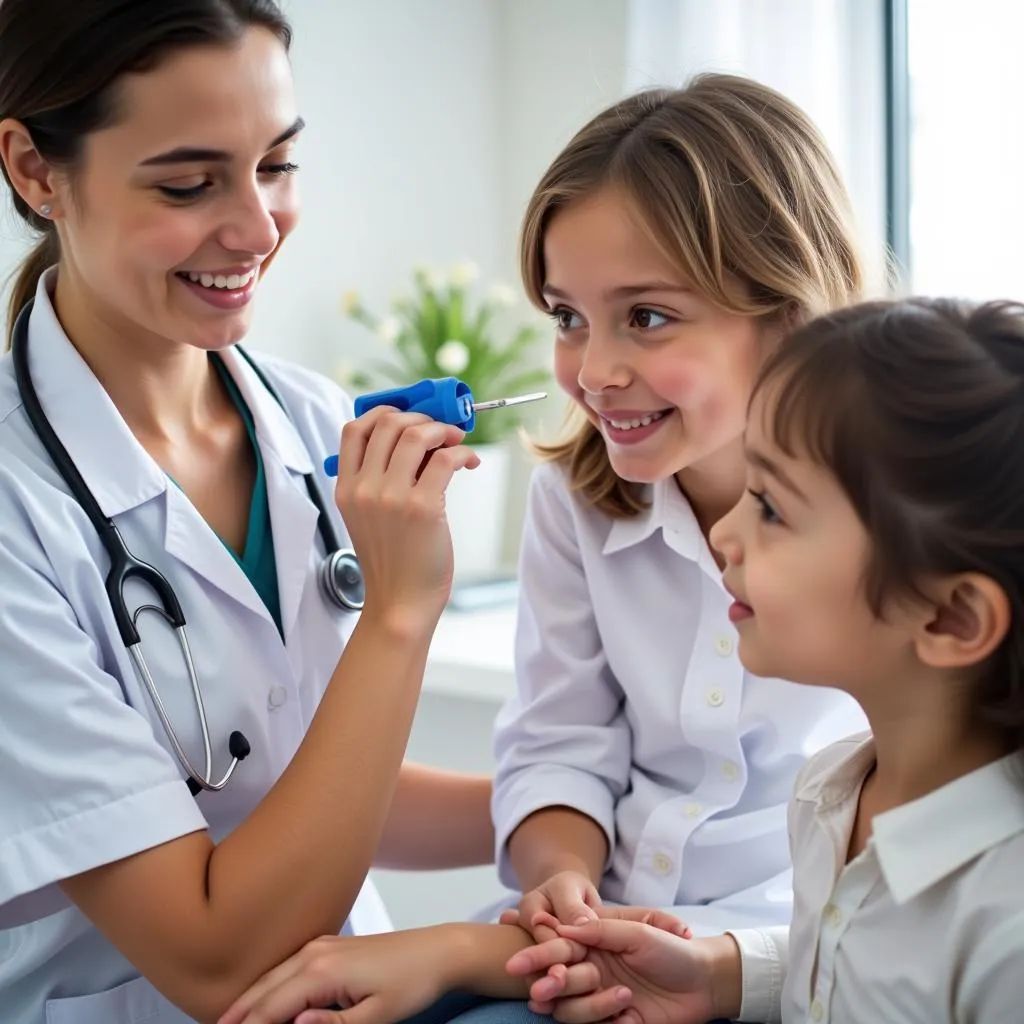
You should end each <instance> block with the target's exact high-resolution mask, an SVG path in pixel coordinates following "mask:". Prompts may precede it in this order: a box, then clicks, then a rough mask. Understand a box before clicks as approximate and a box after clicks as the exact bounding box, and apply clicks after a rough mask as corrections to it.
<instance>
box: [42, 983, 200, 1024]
mask: <svg viewBox="0 0 1024 1024" xmlns="http://www.w3.org/2000/svg"><path fill="white" fill-rule="evenodd" d="M46 1024H192V1020H191V1018H190V1017H186V1016H185V1014H184V1013H182V1012H181V1010H178V1009H176V1008H175V1007H174V1006H173V1005H172V1004H171V1003H169V1002H168V1001H167V1000H166V999H164V997H163V996H162V995H160V993H159V992H157V990H156V989H155V988H153V986H152V985H151V984H150V983H149V982H148V981H147V980H146V979H145V978H133V979H132V980H131V981H126V982H125V983H124V984H123V985H118V986H117V988H111V989H108V990H107V991H106V992H95V993H93V994H92V995H88V996H72V997H71V998H69V999H48V1000H47V1001H46Z"/></svg>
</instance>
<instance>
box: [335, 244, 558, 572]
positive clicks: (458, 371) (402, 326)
mask: <svg viewBox="0 0 1024 1024" xmlns="http://www.w3.org/2000/svg"><path fill="white" fill-rule="evenodd" d="M478 277H479V271H478V269H477V267H476V265H475V264H473V263H469V262H462V263H457V264H455V266H453V267H452V268H451V270H450V272H449V273H448V275H447V276H442V275H440V274H438V273H437V272H436V271H432V270H430V269H428V268H425V267H419V268H417V269H416V270H415V271H414V272H413V287H412V291H411V292H410V293H408V294H404V295H400V296H398V297H397V298H395V299H394V300H393V301H392V303H391V308H390V310H389V312H388V313H387V314H385V315H383V316H377V315H375V314H374V313H372V312H371V311H370V310H369V309H367V308H366V306H365V305H364V304H363V302H362V299H361V298H360V296H359V295H358V293H356V292H347V293H346V294H345V296H344V297H343V299H342V312H343V314H344V315H345V316H347V317H348V318H349V319H351V320H354V321H355V322H356V323H358V324H360V325H361V326H363V327H365V328H366V329H367V330H368V331H372V332H373V333H374V334H375V335H376V337H377V339H378V341H379V342H382V343H383V344H384V345H386V346H387V348H388V355H387V357H386V358H383V359H376V360H372V361H371V362H370V363H369V364H368V365H367V366H365V367H364V368H361V369H360V370H359V371H357V372H352V373H347V374H344V377H345V380H344V383H345V385H346V386H347V387H348V388H350V389H352V390H353V391H354V392H356V393H358V392H360V391H368V390H376V389H378V388H382V387H393V386H395V385H403V384H412V383H414V382H415V381H417V380H421V379H423V378H424V377H432V378H436V377H457V378H458V379H459V380H462V381H464V382H465V383H466V384H467V385H468V386H469V388H470V390H471V391H472V392H473V397H474V399H475V400H476V401H487V400H489V399H493V398H503V397H510V396H512V395H517V394H521V393H523V392H527V391H535V390H537V388H538V387H541V386H543V385H546V384H547V382H548V380H549V374H548V371H547V370H545V369H540V368H538V366H537V363H536V360H535V359H533V358H531V357H532V356H533V354H534V353H533V349H534V346H535V344H536V342H537V340H538V338H539V337H540V331H539V330H538V329H537V328H536V327H534V326H531V325H525V326H521V327H519V328H518V329H516V330H514V331H512V332H511V334H510V336H508V337H506V338H504V339H502V337H501V334H500V332H499V328H498V324H497V322H496V321H497V320H498V318H499V316H500V314H501V313H502V312H504V311H505V310H507V309H508V308H509V307H511V306H512V305H513V304H514V303H515V293H514V291H513V290H512V289H511V288H510V287H509V286H508V285H503V284H500V283H499V284H493V285H491V287H490V288H489V289H487V291H486V292H485V293H484V294H483V295H479V296H477V295H474V294H472V290H473V286H474V284H475V283H476V281H477V279H478ZM521 416H522V412H521V410H520V409H519V408H515V407H513V408H508V409H498V410H494V411H490V412H486V413H483V414H481V415H480V416H478V417H477V420H476V425H475V428H474V430H473V433H472V434H471V435H470V437H469V439H468V443H470V444H472V445H473V448H474V450H475V451H477V452H478V454H479V455H480V460H481V464H480V466H479V467H478V468H477V469H475V470H473V471H472V472H471V473H458V474H456V477H455V479H454V480H453V482H452V484H451V486H450V487H449V490H448V500H447V510H448V520H449V523H450V525H451V530H452V538H453V543H454V546H455V571H456V575H457V577H458V578H460V579H470V578H481V577H488V576H491V575H494V574H495V573H496V572H497V571H498V570H499V568H500V563H501V543H502V533H503V526H504V511H505V505H506V500H507V495H508V482H509V463H510V457H511V451H510V446H509V439H510V438H511V437H512V436H513V435H514V434H515V433H516V432H517V430H518V428H519V426H520V424H521Z"/></svg>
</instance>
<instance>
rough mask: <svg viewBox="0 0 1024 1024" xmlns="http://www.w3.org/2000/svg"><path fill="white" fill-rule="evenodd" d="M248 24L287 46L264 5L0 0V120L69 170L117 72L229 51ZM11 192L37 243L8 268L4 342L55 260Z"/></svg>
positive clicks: (43, 223) (277, 18)
mask: <svg viewBox="0 0 1024 1024" xmlns="http://www.w3.org/2000/svg"><path fill="white" fill-rule="evenodd" d="M254 25H260V26H263V27H264V28H267V29H269V30H270V31H272V32H273V33H274V34H275V35H276V36H277V37H278V38H279V39H280V40H281V42H282V43H283V44H284V46H285V47H288V46H290V45H291V29H290V28H289V26H288V22H287V20H286V19H285V17H284V15H283V14H282V13H281V11H280V9H279V8H278V6H277V4H276V3H275V2H274V0H0V120H4V119H5V118H8V117H10V118H14V119H16V120H18V121H20V122H21V123H22V124H23V125H24V126H25V128H26V129H28V132H29V134H30V135H31V136H32V141H33V143H34V144H35V147H36V149H37V150H38V151H39V154H40V155H41V156H42V157H43V159H44V160H46V161H47V163H49V164H51V165H52V166H54V167H59V168H60V169H61V170H63V171H67V172H70V171H73V170H74V168H75V164H76V162H77V160H78V158H79V156H80V154H81V150H82V143H83V142H84V141H85V138H86V136H88V135H89V134H90V133H91V132H95V131H97V130H99V129H100V128H104V127H107V126H109V125H110V124H111V123H113V122H114V121H115V120H116V117H117V102H116V100H117V96H116V91H115V90H116V86H117V83H118V81H119V80H120V78H121V77H122V76H123V75H125V74H128V73H129V72H140V71H147V70H150V69H152V68H153V67H155V66H156V65H157V64H158V63H159V62H160V61H161V60H163V59H164V58H165V57H166V56H168V55H169V54H170V53H172V52H174V51H176V50H179V49H181V48H183V47H188V46H197V45H207V46H208V45H220V46H229V45H231V44H233V43H235V42H237V41H238V40H239V38H240V37H241V36H242V34H243V32H244V31H245V30H246V29H247V28H248V27H250V26H254ZM0 169H2V170H3V174H4V178H5V179H6V180H7V184H8V186H9V185H10V178H9V177H8V174H7V169H6V167H4V166H3V164H2V162H0ZM11 193H12V196H13V199H14V209H15V210H16V211H17V213H18V215H19V216H20V217H21V219H22V220H23V221H25V223H26V224H28V226H29V227H30V228H31V229H32V230H33V231H34V232H35V233H36V234H37V235H38V236H39V239H38V242H37V243H36V246H35V248H34V249H33V250H32V251H31V252H30V253H29V255H28V256H27V257H26V259H25V260H24V262H23V263H22V264H21V266H20V267H19V268H18V270H17V272H16V273H17V276H16V277H15V281H14V287H13V290H12V293H11V300H10V305H9V308H8V323H7V341H8V344H10V333H11V330H12V329H13V325H14V320H15V318H16V316H17V314H18V312H19V310H20V309H21V308H22V306H24V305H25V303H26V302H28V300H29V299H30V298H32V295H33V294H34V292H35V289H36V285H37V284H38V282H39V278H40V276H41V274H42V272H43V271H44V270H45V269H46V268H47V267H48V266H50V265H52V264H54V263H56V262H57V260H58V259H59V258H60V245H59V242H58V240H57V233H56V230H55V228H54V226H53V223H52V222H51V221H49V220H47V219H46V218H45V217H41V216H40V215H39V214H38V213H36V212H35V211H34V210H32V209H31V208H30V207H29V206H28V205H27V204H26V203H25V201H24V200H23V199H22V198H21V196H19V195H18V193H17V192H16V191H15V189H13V188H12V189H11Z"/></svg>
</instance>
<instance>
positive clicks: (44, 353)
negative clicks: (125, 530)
mask: <svg viewBox="0 0 1024 1024" xmlns="http://www.w3.org/2000/svg"><path fill="white" fill-rule="evenodd" d="M56 275H57V268H56V267H51V268H50V269H49V270H47V271H46V272H45V273H44V274H43V276H42V277H41V278H40V280H39V285H38V287H37V288H36V295H35V304H34V305H33V307H32V313H31V317H30V320H29V329H28V334H29V346H28V347H29V351H28V357H29V372H30V373H31V375H32V382H33V384H34V385H35V389H36V392H37V393H38V395H39V401H40V403H41V404H42V407H43V411H44V412H45V413H46V416H47V418H48V419H49V421H50V425H51V426H52V427H53V429H54V431H55V432H56V434H57V436H58V437H59V438H60V440H61V443H62V444H63V445H64V447H65V448H66V449H67V451H68V454H69V455H70V456H71V459H72V461H73V462H74V463H75V466H76V467H77V468H78V472H79V473H80V474H81V476H82V479H83V480H85V483H86V485H87V486H88V487H89V490H91V491H92V493H93V495H94V497H95V498H96V501H97V502H98V503H99V506H100V508H101V509H102V510H103V512H104V514H105V515H107V516H108V517H111V518H113V517H114V516H116V515H119V514H120V513H122V512H126V511H128V510H129V509H132V508H136V507H137V506H139V505H141V504H143V503H144V502H146V501H149V500H150V499H151V498H154V497H156V496H157V495H158V494H162V493H163V492H164V491H165V490H166V489H167V476H166V475H165V474H164V472H163V470H161V469H160V467H159V466H158V465H157V464H156V462H155V461H154V460H153V459H152V457H151V456H150V455H149V453H148V452H147V451H146V450H145V448H143V447H142V445H141V444H139V442H138V440H137V439H136V438H135V435H134V434H133V433H132V432H131V430H129V428H128V424H127V423H125V421H124V419H123V418H122V417H121V414H120V412H118V410H117V407H116V406H115V405H114V403H113V402H112V401H111V400H110V396H109V395H108V394H107V393H106V391H105V390H104V389H103V388H102V387H100V385H99V383H98V382H97V380H96V377H95V376H94V374H93V372H92V370H90V369H89V366H88V364H87V363H86V362H85V360H84V359H83V358H82V357H81V356H80V355H79V353H78V350H77V349H76V348H75V347H74V345H72V344H71V342H70V341H69V340H68V338H67V335H66V334H65V333H64V329H63V328H62V327H61V325H60V321H59V320H58V319H57V314H56V312H55V311H54V308H53V303H52V301H51V299H50V295H51V292H52V289H53V286H54V284H55V283H56Z"/></svg>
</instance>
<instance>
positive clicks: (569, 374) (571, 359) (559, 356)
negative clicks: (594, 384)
mask: <svg viewBox="0 0 1024 1024" xmlns="http://www.w3.org/2000/svg"><path fill="white" fill-rule="evenodd" d="M579 376H580V359H579V356H578V355H576V354H574V353H573V352H571V351H570V350H568V349H567V348H566V347H564V346H561V345H560V346H558V348H556V349H555V380H556V381H557V382H558V386H559V387H560V388H561V389H562V391H564V392H565V393H566V394H567V395H570V396H572V397H573V398H580V397H581V396H582V394H583V389H582V388H581V387H580V381H579Z"/></svg>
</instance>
